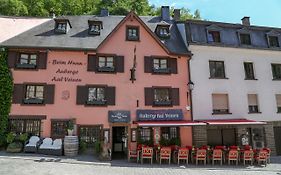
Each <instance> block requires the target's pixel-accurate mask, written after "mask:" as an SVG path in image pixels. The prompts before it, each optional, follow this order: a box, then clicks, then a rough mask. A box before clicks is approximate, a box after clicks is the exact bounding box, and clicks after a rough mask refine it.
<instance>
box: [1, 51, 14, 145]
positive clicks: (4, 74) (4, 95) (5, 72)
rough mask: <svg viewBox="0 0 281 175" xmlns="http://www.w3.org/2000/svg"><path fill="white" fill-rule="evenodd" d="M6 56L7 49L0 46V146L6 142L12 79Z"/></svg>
mask: <svg viewBox="0 0 281 175" xmlns="http://www.w3.org/2000/svg"><path fill="white" fill-rule="evenodd" d="M7 57H8V55H7V51H5V50H4V49H2V48H0V77H1V78H0V94H1V95H0V147H1V146H4V145H5V144H6V135H7V128H8V116H9V113H10V108H11V102H12V92H13V79H12V75H11V72H10V70H9V68H8V64H7Z"/></svg>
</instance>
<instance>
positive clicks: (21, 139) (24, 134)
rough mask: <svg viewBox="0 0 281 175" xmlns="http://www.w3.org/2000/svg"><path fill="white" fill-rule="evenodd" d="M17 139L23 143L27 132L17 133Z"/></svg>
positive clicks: (26, 137) (26, 138)
mask: <svg viewBox="0 0 281 175" xmlns="http://www.w3.org/2000/svg"><path fill="white" fill-rule="evenodd" d="M18 139H19V141H21V142H22V143H25V142H26V141H27V140H28V134H27V133H22V134H20V135H19V138H18Z"/></svg>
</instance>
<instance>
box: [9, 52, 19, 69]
mask: <svg viewBox="0 0 281 175" xmlns="http://www.w3.org/2000/svg"><path fill="white" fill-rule="evenodd" d="M18 59H19V53H18V52H14V51H9V52H8V61H7V62H8V66H9V68H15V66H16V63H17V60H18Z"/></svg>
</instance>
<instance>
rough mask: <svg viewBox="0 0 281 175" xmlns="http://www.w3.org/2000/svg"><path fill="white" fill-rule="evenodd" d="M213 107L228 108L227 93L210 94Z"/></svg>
mask: <svg viewBox="0 0 281 175" xmlns="http://www.w3.org/2000/svg"><path fill="white" fill-rule="evenodd" d="M212 100H213V109H228V95H227V94H212Z"/></svg>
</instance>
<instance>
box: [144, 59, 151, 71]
mask: <svg viewBox="0 0 281 175" xmlns="http://www.w3.org/2000/svg"><path fill="white" fill-rule="evenodd" d="M152 67H153V58H152V57H148V56H145V57H144V72H145V73H152Z"/></svg>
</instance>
